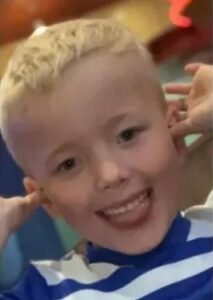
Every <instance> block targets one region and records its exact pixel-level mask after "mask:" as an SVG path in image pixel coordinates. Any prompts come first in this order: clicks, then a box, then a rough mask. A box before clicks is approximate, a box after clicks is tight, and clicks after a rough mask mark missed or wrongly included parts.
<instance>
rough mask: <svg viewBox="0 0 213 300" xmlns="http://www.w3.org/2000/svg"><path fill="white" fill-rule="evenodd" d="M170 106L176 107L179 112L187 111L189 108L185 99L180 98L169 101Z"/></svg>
mask: <svg viewBox="0 0 213 300" xmlns="http://www.w3.org/2000/svg"><path fill="white" fill-rule="evenodd" d="M168 105H174V106H175V107H176V108H177V109H178V110H179V111H186V110H187V108H188V105H187V104H186V99H185V98H180V99H177V100H169V101H168Z"/></svg>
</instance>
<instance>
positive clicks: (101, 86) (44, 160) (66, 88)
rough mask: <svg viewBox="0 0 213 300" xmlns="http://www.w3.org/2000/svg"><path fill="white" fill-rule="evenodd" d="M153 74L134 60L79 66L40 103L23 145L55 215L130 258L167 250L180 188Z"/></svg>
mask: <svg viewBox="0 0 213 300" xmlns="http://www.w3.org/2000/svg"><path fill="white" fill-rule="evenodd" d="M147 73H148V70H146V69H144V68H143V63H142V62H141V58H140V57H139V56H137V55H136V54H134V53H131V54H130V53H129V54H125V55H121V56H115V55H114V56H113V55H112V54H109V53H108V54H107V53H103V52H102V53H101V52H100V53H97V52H96V53H93V54H90V55H88V56H86V57H84V58H82V59H80V61H79V62H77V63H74V64H73V65H72V67H71V68H70V69H69V70H67V71H66V75H65V77H64V78H63V80H61V81H60V82H59V83H58V85H57V86H56V87H55V89H54V91H53V92H51V94H48V95H42V96H33V97H34V100H35V102H34V105H36V108H35V110H34V112H33V111H32V116H31V124H29V125H28V126H27V128H25V131H26V133H25V134H26V135H25V139H24V141H23V146H24V147H26V149H27V152H28V154H27V153H26V154H25V155H26V160H27V162H28V168H29V169H30V170H31V172H32V174H33V179H34V180H35V181H36V182H37V183H39V185H40V186H42V187H43V188H44V191H45V194H46V196H47V197H48V198H49V199H50V200H51V203H50V204H49V205H48V209H49V210H50V211H51V212H52V213H53V212H57V213H59V214H60V215H62V216H64V218H65V219H66V221H67V222H68V223H69V224H71V225H72V226H73V227H74V228H76V229H77V230H78V231H79V232H80V233H81V234H82V236H84V237H85V238H86V239H87V240H90V241H92V242H93V243H95V244H98V245H101V246H103V247H106V248H111V249H114V250H118V251H120V252H124V253H131V254H135V253H143V252H146V251H148V250H150V249H152V248H154V247H155V246H157V245H158V244H159V243H160V242H161V240H162V239H163V237H164V236H165V234H166V233H167V231H168V228H169V226H170V225H171V222H172V221H173V219H174V216H175V214H176V212H177V209H178V206H179V201H180V193H181V186H182V185H181V179H180V177H181V176H182V174H181V164H182V163H181V162H182V157H181V156H182V154H181V153H182V149H181V147H179V146H177V145H175V143H174V141H173V140H172V138H171V136H170V133H169V130H168V126H167V121H166V116H165V114H164V113H163V111H162V109H161V106H160V101H159V99H157V98H158V97H160V95H159V94H158V92H157V89H156V87H155V86H154V84H153V82H152V81H151V80H150V79H149V78H148V77H149V75H147ZM32 100H33V99H32ZM47 102H48V105H47Z"/></svg>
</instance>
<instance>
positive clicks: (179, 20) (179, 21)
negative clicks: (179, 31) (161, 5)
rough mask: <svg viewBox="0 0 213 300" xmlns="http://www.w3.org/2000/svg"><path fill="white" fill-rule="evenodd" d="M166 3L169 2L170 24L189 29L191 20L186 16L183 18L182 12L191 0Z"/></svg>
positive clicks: (176, 0)
mask: <svg viewBox="0 0 213 300" xmlns="http://www.w3.org/2000/svg"><path fill="white" fill-rule="evenodd" d="M168 1H169V2H171V7H170V10H169V18H170V20H171V22H172V23H173V24H174V25H176V26H179V27H190V26H191V25H192V20H191V19H190V18H188V17H186V16H183V15H182V12H183V11H184V9H185V8H186V7H187V6H188V5H189V4H190V3H191V2H192V1H193V0H168ZM201 1H202V0H201Z"/></svg>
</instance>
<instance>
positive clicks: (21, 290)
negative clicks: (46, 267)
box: [0, 265, 52, 300]
mask: <svg viewBox="0 0 213 300" xmlns="http://www.w3.org/2000/svg"><path fill="white" fill-rule="evenodd" d="M1 297H2V298H1ZM12 299H14V300H40V299H41V300H52V299H51V297H50V294H49V287H48V285H47V283H46V281H45V279H44V278H43V277H42V276H41V275H40V273H39V272H38V271H37V270H36V268H35V267H34V266H32V265H30V266H29V269H28V272H27V273H26V275H25V276H24V278H23V280H22V281H21V282H20V283H19V284H17V285H16V286H15V287H14V288H13V289H11V290H10V291H9V292H6V293H4V294H3V295H2V296H0V300H12Z"/></svg>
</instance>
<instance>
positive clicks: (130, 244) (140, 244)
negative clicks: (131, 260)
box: [112, 227, 169, 255]
mask: <svg viewBox="0 0 213 300" xmlns="http://www.w3.org/2000/svg"><path fill="white" fill-rule="evenodd" d="M168 230H169V227H166V228H164V229H161V231H160V232H156V234H155V235H150V234H149V235H148V236H149V238H142V239H141V240H140V238H136V239H134V238H133V239H131V241H130V240H128V241H125V242H124V241H123V242H121V243H119V245H114V247H113V249H112V250H115V251H118V252H120V253H123V254H127V255H138V254H144V253H147V252H149V251H151V250H154V249H155V248H157V247H158V246H159V245H160V244H161V242H162V241H163V240H164V238H165V236H166V234H167V232H168ZM150 236H151V238H150Z"/></svg>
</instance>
